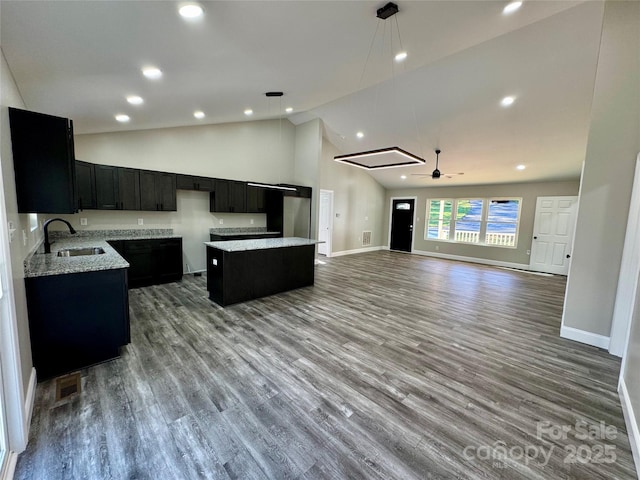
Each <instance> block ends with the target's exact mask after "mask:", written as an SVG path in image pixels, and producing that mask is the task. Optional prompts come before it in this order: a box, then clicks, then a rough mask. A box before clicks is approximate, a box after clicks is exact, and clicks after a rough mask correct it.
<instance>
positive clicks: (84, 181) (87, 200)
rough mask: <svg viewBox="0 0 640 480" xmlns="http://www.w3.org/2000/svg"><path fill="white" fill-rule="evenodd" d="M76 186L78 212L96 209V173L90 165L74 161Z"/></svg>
mask: <svg viewBox="0 0 640 480" xmlns="http://www.w3.org/2000/svg"><path fill="white" fill-rule="evenodd" d="M76 185H77V192H78V210H86V209H94V208H96V206H97V201H96V171H95V166H94V165H93V164H92V163H87V162H82V161H80V160H76Z"/></svg>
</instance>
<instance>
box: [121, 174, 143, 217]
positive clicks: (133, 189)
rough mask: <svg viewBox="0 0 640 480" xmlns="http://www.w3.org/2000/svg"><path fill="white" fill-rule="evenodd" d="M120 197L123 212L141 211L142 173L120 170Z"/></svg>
mask: <svg viewBox="0 0 640 480" xmlns="http://www.w3.org/2000/svg"><path fill="white" fill-rule="evenodd" d="M118 197H119V201H120V209H121V210H140V171H139V170H136V169H133V168H120V167H119V168H118Z"/></svg>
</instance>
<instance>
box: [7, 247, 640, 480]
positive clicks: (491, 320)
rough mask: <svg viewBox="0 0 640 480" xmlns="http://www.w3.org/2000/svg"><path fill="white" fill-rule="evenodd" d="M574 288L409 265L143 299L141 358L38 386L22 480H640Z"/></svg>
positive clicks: (380, 260) (136, 304) (496, 272)
mask: <svg viewBox="0 0 640 480" xmlns="http://www.w3.org/2000/svg"><path fill="white" fill-rule="evenodd" d="M564 290H565V278H564V277H542V276H536V275H529V274H527V273H523V272H517V271H510V270H503V269H496V268H492V267H487V266H482V265H474V264H468V263H459V262H452V261H446V260H439V259H432V258H426V257H419V256H412V255H405V254H400V253H394V252H372V253H367V254H361V255H353V256H348V257H339V258H331V259H327V260H326V264H325V265H318V266H317V267H316V285H315V286H314V287H310V288H303V289H299V290H295V291H291V292H286V293H283V294H279V295H274V296H271V297H267V298H264V299H259V300H254V301H251V302H247V303H244V304H240V305H234V306H231V307H227V308H224V309H223V308H221V307H219V306H217V305H216V304H214V303H212V302H210V301H209V300H208V299H207V292H206V278H205V277H192V276H185V278H184V279H183V280H182V281H181V282H178V283H171V284H167V285H161V286H153V287H146V288H140V289H135V290H131V291H130V308H131V329H132V335H131V337H132V343H131V344H130V345H128V346H127V347H125V348H124V349H123V351H122V356H121V357H120V358H119V359H116V360H114V361H111V362H108V363H105V364H102V365H97V366H94V367H92V368H89V369H86V370H83V372H82V393H81V394H80V395H77V396H75V397H72V398H68V399H66V400H62V401H59V402H55V386H54V383H53V381H49V382H44V383H41V384H39V385H38V388H37V392H36V404H35V409H34V416H33V422H32V427H31V434H30V441H29V446H28V448H27V450H26V451H25V452H24V453H23V454H21V455H20V457H19V460H18V465H17V470H16V475H15V478H16V479H23V480H27V479H37V480H40V479H47V480H54V479H189V480H190V479H199V478H212V479H236V478H241V479H278V480H280V479H287V478H291V479H305V480H307V479H325V478H327V479H346V478H349V479H403V480H404V479H454V478H455V479H458V478H459V479H503V478H504V479H509V480H512V479H580V480H585V479H632V478H636V471H635V467H634V464H633V459H632V456H631V453H630V447H629V441H628V437H627V432H626V429H625V424H624V420H623V416H622V410H621V407H620V402H619V399H618V395H617V393H616V385H617V378H618V371H619V368H620V362H619V360H618V359H617V358H615V357H612V356H610V355H609V354H608V353H607V352H605V351H603V350H600V349H597V348H595V347H590V346H587V345H582V344H579V343H575V342H572V341H569V340H565V339H562V338H560V337H559V330H560V318H561V314H562V302H563V297H564ZM539 422H547V424H546V425H547V426H549V427H550V428H551V429H552V430H549V429H547V430H544V431H542V432H541V433H540V432H538V426H539ZM576 422H584V423H576ZM600 422H604V424H605V425H609V426H612V427H615V429H616V432H617V435H616V436H615V438H610V439H598V438H592V437H594V436H593V435H592V436H591V437H589V438H586V439H582V438H581V436H580V433H581V431H580V429H579V428H581V427H582V428H586V427H591V428H596V427H597V426H599V425H600V424H601V423H600ZM576 425H578V428H576ZM562 427H565V428H567V429H568V430H569V431H568V432H567V434H566V436H563V435H560V434H561V433H562V432H561V430H559V429H561V428H562ZM553 428H555V430H554V429H553ZM594 432H595V430H594ZM539 433H540V434H539ZM556 433H557V434H559V435H554V434H556ZM604 445H607V452H608V453H607V454H606V455H603V451H604ZM572 452H574V453H575V452H577V453H578V457H576V460H577V461H575V462H574V463H567V461H566V460H571V459H572V458H574V457H572V455H571V454H572ZM501 453H506V454H505V455H503V456H500V454H501ZM611 453H613V455H614V456H615V458H614V457H611ZM543 455H546V456H545V457H543ZM609 459H611V460H613V461H611V462H609V463H607V461H608V460H609Z"/></svg>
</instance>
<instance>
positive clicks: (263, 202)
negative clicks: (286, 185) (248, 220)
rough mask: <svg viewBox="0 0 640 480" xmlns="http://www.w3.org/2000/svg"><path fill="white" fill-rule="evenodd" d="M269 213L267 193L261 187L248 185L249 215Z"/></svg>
mask: <svg viewBox="0 0 640 480" xmlns="http://www.w3.org/2000/svg"><path fill="white" fill-rule="evenodd" d="M266 212H267V191H266V190H265V189H264V188H261V187H252V186H251V185H247V213H266Z"/></svg>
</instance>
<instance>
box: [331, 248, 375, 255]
mask: <svg viewBox="0 0 640 480" xmlns="http://www.w3.org/2000/svg"><path fill="white" fill-rule="evenodd" d="M384 249H385V247H364V248H356V249H354V250H343V251H342V252H331V257H342V256H344V255H353V254H356V253H367V252H377V251H378V250H384Z"/></svg>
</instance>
